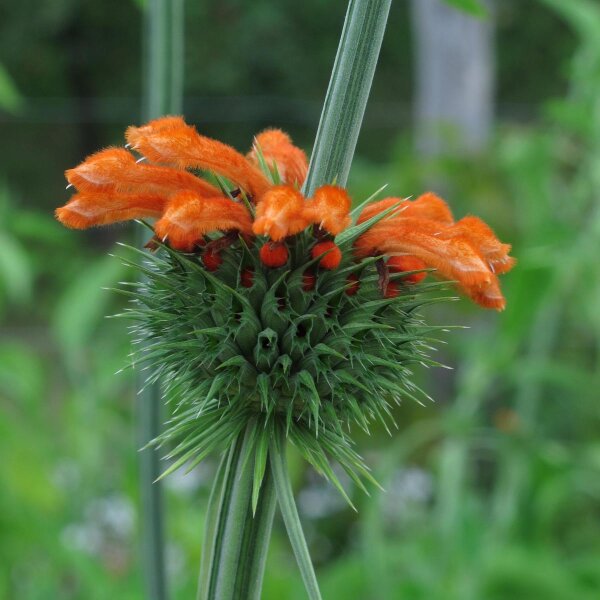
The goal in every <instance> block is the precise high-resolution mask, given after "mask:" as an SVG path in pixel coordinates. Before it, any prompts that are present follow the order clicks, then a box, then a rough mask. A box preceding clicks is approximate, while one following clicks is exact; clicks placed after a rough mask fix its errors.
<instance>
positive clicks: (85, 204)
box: [56, 191, 167, 229]
mask: <svg viewBox="0 0 600 600" xmlns="http://www.w3.org/2000/svg"><path fill="white" fill-rule="evenodd" d="M166 201H167V200H166V198H165V197H163V196H156V195H152V194H120V193H118V192H114V191H105V192H81V193H80V194H75V196H73V197H72V198H71V199H70V200H69V202H67V204H65V206H63V207H61V208H57V209H56V218H57V219H58V220H59V221H60V222H61V223H62V224H63V225H65V226H66V227H70V228H72V229H87V228H88V227H94V226H96V225H109V224H111V223H117V222H119V221H128V220H130V219H145V218H157V217H160V215H161V214H162V211H163V210H164V207H165V204H166Z"/></svg>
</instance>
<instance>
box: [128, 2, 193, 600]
mask: <svg viewBox="0 0 600 600" xmlns="http://www.w3.org/2000/svg"><path fill="white" fill-rule="evenodd" d="M183 25H184V17H183V0H173V1H171V0H150V2H149V4H148V7H147V10H146V45H145V66H146V90H145V94H144V104H145V106H144V113H145V115H144V116H145V118H146V119H153V118H156V117H159V116H160V115H162V114H166V113H173V112H179V111H180V110H181V102H182V96H183ZM144 241H146V240H145V239H144V232H143V230H140V233H139V234H138V242H140V245H141V244H143V242H144ZM137 379H138V380H137V389H139V390H143V391H142V392H140V394H139V395H138V399H137V402H138V409H137V412H138V419H137V424H138V425H137V427H138V441H139V444H140V446H142V447H143V446H145V445H146V444H147V443H148V442H149V441H150V440H152V439H154V438H155V437H156V436H157V435H158V434H159V433H160V429H161V410H160V406H161V403H160V391H159V389H158V386H157V385H153V386H148V387H144V380H143V375H142V374H138V378H137ZM159 475H160V464H159V455H158V452H157V450H154V449H147V450H145V451H144V452H141V453H140V495H141V515H142V517H141V521H142V527H141V529H142V570H143V575H144V581H145V588H146V594H145V597H146V598H148V599H149V600H166V598H167V597H168V594H167V580H166V575H165V559H164V526H163V496H162V489H161V486H160V484H159V483H153V482H154V481H155V480H156V479H157V477H158V476H159Z"/></svg>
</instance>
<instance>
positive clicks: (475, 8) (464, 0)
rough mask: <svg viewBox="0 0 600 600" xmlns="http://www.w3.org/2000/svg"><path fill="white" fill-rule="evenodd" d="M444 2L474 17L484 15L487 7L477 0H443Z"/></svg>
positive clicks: (486, 12)
mask: <svg viewBox="0 0 600 600" xmlns="http://www.w3.org/2000/svg"><path fill="white" fill-rule="evenodd" d="M444 2H445V3H446V4H448V5H450V6H453V7H454V8H458V9H459V10H462V11H463V12H466V13H469V14H470V15H473V16H474V17H486V16H487V14H488V11H487V8H486V7H485V6H484V5H483V4H481V2H480V1H479V0H444Z"/></svg>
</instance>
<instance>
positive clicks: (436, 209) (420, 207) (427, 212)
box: [358, 192, 454, 225]
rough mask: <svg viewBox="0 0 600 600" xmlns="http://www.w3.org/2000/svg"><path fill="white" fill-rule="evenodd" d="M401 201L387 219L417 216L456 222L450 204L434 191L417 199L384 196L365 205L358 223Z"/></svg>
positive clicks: (442, 221) (447, 222)
mask: <svg viewBox="0 0 600 600" xmlns="http://www.w3.org/2000/svg"><path fill="white" fill-rule="evenodd" d="M398 202H400V204H399V205H398V208H396V209H395V210H394V211H392V213H391V214H390V215H389V216H388V217H386V220H387V219H395V218H405V217H416V218H420V219H429V220H432V221H438V222H439V223H445V224H447V225H450V224H451V223H453V222H454V219H453V217H452V212H451V211H450V209H449V208H448V205H447V204H446V202H444V200H442V199H441V198H440V197H439V196H436V195H435V194H434V193H432V192H427V193H426V194H423V195H421V196H419V197H418V198H417V199H416V200H404V201H402V198H394V197H391V198H384V199H383V200H380V201H379V202H372V203H371V204H368V205H367V206H365V208H364V209H363V210H362V212H361V213H360V216H359V218H358V223H364V222H365V221H368V220H369V219H371V218H372V217H374V216H375V215H378V214H379V213H381V212H383V211H384V210H387V209H388V208H391V207H392V206H394V204H396V203H398Z"/></svg>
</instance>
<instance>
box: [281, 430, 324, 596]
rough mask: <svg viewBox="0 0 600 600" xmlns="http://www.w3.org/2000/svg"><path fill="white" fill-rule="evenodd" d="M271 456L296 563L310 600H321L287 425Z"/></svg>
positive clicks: (284, 520) (282, 512) (282, 513)
mask: <svg viewBox="0 0 600 600" xmlns="http://www.w3.org/2000/svg"><path fill="white" fill-rule="evenodd" d="M270 457H271V472H272V473H273V481H274V483H275V490H276V492H277V501H278V503H279V508H280V510H281V515H282V516H283V522H284V523H285V528H286V530H287V533H288V537H289V538H290V542H291V544H292V549H293V551H294V556H295V557H296V562H297V563H298V567H299V568H300V574H301V575H302V580H303V581H304V587H305V588H306V591H307V592H308V597H309V598H310V600H321V593H320V591H319V584H318V583H317V577H316V575H315V571H314V569H313V565H312V561H311V559H310V553H309V551H308V546H307V545H306V539H305V538H304V533H303V531H302V524H301V523H300V517H299V515H298V510H297V509H296V503H295V502H294V492H293V491H292V484H291V482H290V475H289V471H288V466H287V457H286V436H285V426H284V425H283V424H282V425H281V426H280V427H279V428H278V429H277V430H276V431H275V435H274V436H273V438H272V439H271V448H270Z"/></svg>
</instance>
